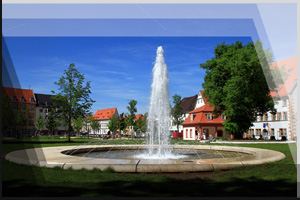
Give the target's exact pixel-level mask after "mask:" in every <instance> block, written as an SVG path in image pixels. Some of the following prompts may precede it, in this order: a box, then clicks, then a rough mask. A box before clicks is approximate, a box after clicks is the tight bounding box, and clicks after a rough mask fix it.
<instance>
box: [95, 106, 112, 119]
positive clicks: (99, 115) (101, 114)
mask: <svg viewBox="0 0 300 200" xmlns="http://www.w3.org/2000/svg"><path fill="white" fill-rule="evenodd" d="M116 110H117V108H108V109H103V110H98V111H97V112H96V113H95V114H94V115H93V116H94V119H96V120H107V119H109V118H110V117H111V116H112V115H114V114H115V112H116Z"/></svg>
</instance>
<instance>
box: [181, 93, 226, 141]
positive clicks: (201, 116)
mask: <svg viewBox="0 0 300 200" xmlns="http://www.w3.org/2000/svg"><path fill="white" fill-rule="evenodd" d="M200 94H201V96H202V98H203V101H204V105H203V106H201V107H199V108H197V109H195V110H193V111H191V112H189V116H188V117H187V119H186V120H185V121H184V122H183V123H182V125H183V139H184V140H196V139H202V138H204V139H209V138H213V137H229V135H228V134H226V132H223V130H222V129H223V127H224V126H223V124H222V123H223V122H224V121H225V120H226V118H225V115H221V116H219V117H216V118H215V117H213V114H212V111H213V110H214V107H212V106H210V105H209V102H208V101H207V99H206V98H205V97H204V96H203V90H200ZM203 135H205V136H204V137H203Z"/></svg>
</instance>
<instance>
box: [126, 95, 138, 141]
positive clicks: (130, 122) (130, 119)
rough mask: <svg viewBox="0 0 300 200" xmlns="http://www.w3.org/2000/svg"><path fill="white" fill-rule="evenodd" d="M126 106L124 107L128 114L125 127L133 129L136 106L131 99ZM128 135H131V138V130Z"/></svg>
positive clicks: (135, 102) (134, 101)
mask: <svg viewBox="0 0 300 200" xmlns="http://www.w3.org/2000/svg"><path fill="white" fill-rule="evenodd" d="M128 104H129V105H128V106H127V107H126V108H127V110H128V112H129V114H128V118H127V121H126V122H127V126H129V127H133V126H134V123H135V120H134V119H135V113H136V112H137V108H136V104H137V101H136V100H134V99H132V100H130V101H129V102H128ZM130 134H131V138H132V137H133V135H132V130H131V128H130Z"/></svg>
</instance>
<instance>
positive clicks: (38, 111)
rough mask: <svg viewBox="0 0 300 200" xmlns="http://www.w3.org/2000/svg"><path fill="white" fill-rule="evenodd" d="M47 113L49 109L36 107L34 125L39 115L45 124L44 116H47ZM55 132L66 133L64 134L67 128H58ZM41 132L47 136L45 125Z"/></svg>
mask: <svg viewBox="0 0 300 200" xmlns="http://www.w3.org/2000/svg"><path fill="white" fill-rule="evenodd" d="M49 112H50V109H49V108H44V107H42V106H36V111H35V113H36V114H35V115H36V118H35V123H36V121H37V119H38V117H39V115H41V116H42V117H43V118H44V119H45V122H46V116H47V115H48V113H49ZM35 128H36V129H37V127H36V126H35ZM57 131H58V132H65V133H67V132H66V131H67V127H64V126H59V127H58V128H57ZM43 132H44V134H47V133H48V128H47V127H46V125H45V127H44V128H43Z"/></svg>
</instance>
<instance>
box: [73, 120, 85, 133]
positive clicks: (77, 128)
mask: <svg viewBox="0 0 300 200" xmlns="http://www.w3.org/2000/svg"><path fill="white" fill-rule="evenodd" d="M83 122H84V121H83V118H82V117H78V118H75V119H74V120H73V128H74V130H75V131H76V133H77V136H79V133H80V131H81V129H82V127H83Z"/></svg>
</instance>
